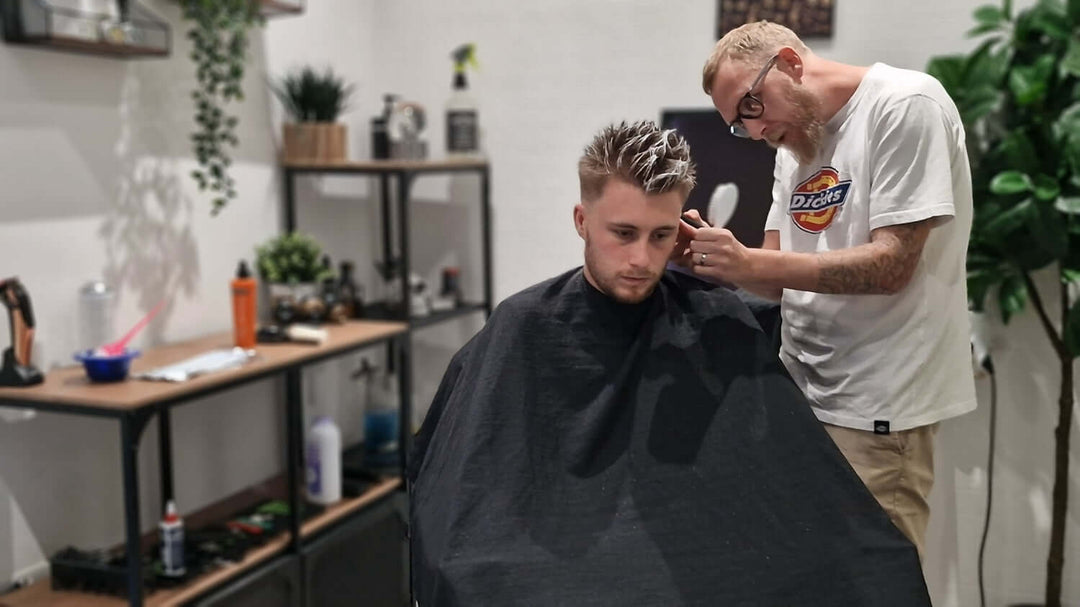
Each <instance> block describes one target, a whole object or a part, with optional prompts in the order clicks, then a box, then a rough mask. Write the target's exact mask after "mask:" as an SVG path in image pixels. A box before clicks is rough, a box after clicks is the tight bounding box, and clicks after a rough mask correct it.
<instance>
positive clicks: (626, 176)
mask: <svg viewBox="0 0 1080 607" xmlns="http://www.w3.org/2000/svg"><path fill="white" fill-rule="evenodd" d="M578 177H579V178H580V180H581V200H582V202H590V201H593V200H596V199H597V198H599V197H600V194H601V193H602V192H603V190H604V185H605V184H606V183H607V180H608V179H609V178H611V177H617V178H619V179H622V180H624V181H626V182H628V183H631V184H634V185H636V186H638V187H639V188H641V189H642V190H644V191H645V193H646V194H664V193H667V192H670V191H671V190H674V189H679V190H681V191H682V192H683V194H684V195H689V194H690V190H692V189H694V183H695V171H694V163H693V162H692V161H691V160H690V146H689V145H688V144H687V143H686V140H685V139H683V137H682V136H681V135H679V134H678V133H676V132H675V130H674V129H667V130H661V129H660V127H658V126H656V123H654V122H652V121H651V120H642V121H639V122H634V123H627V122H625V121H624V122H621V123H619V124H613V125H610V126H608V127H606V128H604V129H603V130H602V131H600V133H599V134H597V135H596V137H595V138H594V139H593V140H592V143H590V144H589V145H588V146H586V147H585V153H584V155H582V157H581V160H580V161H579V162H578Z"/></svg>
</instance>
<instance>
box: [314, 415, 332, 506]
mask: <svg viewBox="0 0 1080 607" xmlns="http://www.w3.org/2000/svg"><path fill="white" fill-rule="evenodd" d="M306 459H307V494H308V499H309V500H311V501H312V502H315V503H316V504H323V505H328V504H333V503H335V502H338V501H340V500H341V431H340V430H338V427H337V424H335V423H334V420H332V419H330V417H328V416H325V415H323V416H319V417H317V418H315V423H314V424H312V425H311V429H310V430H308V437H307V458H306Z"/></svg>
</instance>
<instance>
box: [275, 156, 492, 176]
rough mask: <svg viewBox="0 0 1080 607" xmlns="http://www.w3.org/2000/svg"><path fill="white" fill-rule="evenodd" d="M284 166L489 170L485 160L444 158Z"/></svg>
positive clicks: (333, 170)
mask: <svg viewBox="0 0 1080 607" xmlns="http://www.w3.org/2000/svg"><path fill="white" fill-rule="evenodd" d="M282 166H283V167H285V168H286V169H287V170H291V171H311V172H320V173H326V172H329V173H385V172H390V171H417V172H424V171H471V170H477V169H483V168H487V166H488V162H487V160H485V159H472V158H462V159H458V158H442V159H431V160H343V161H340V162H309V161H305V160H288V159H286V160H285V161H284V162H283V163H282Z"/></svg>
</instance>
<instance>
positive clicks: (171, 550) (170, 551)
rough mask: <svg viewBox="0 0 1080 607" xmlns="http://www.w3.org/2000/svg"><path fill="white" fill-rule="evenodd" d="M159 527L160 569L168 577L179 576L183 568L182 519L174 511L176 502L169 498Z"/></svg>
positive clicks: (182, 573)
mask: <svg viewBox="0 0 1080 607" xmlns="http://www.w3.org/2000/svg"><path fill="white" fill-rule="evenodd" d="M158 527H160V528H161V569H162V573H163V574H164V575H167V576H169V577H181V576H183V575H184V572H185V571H186V570H185V569H184V521H182V520H180V515H179V514H177V513H176V504H175V503H173V501H172V500H169V502H168V504H166V506H165V518H163V519H162V520H161V522H160V523H158Z"/></svg>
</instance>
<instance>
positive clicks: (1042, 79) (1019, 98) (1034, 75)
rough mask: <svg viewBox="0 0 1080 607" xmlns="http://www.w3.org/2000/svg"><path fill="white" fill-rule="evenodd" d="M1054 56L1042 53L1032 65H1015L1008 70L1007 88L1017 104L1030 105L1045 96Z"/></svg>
mask: <svg viewBox="0 0 1080 607" xmlns="http://www.w3.org/2000/svg"><path fill="white" fill-rule="evenodd" d="M1054 59H1055V58H1054V56H1053V55H1043V56H1041V57H1039V58H1038V59H1037V60H1036V61H1035V63H1034V64H1033V65H1029V66H1016V67H1014V68H1013V69H1012V71H1010V72H1009V90H1010V91H1011V92H1012V94H1013V96H1014V97H1015V98H1016V104H1017V105H1019V106H1026V105H1031V104H1033V103H1035V102H1037V101H1041V100H1042V99H1043V98H1045V97H1046V92H1047V90H1048V88H1049V86H1050V83H1049V80H1050V75H1051V73H1052V72H1053V69H1054Z"/></svg>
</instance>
